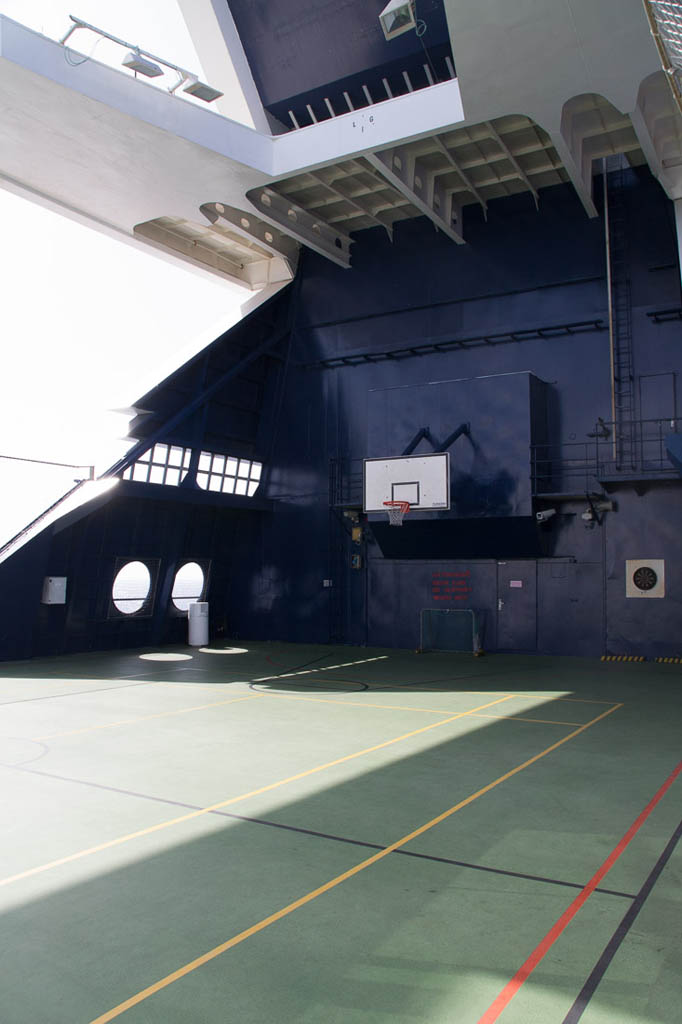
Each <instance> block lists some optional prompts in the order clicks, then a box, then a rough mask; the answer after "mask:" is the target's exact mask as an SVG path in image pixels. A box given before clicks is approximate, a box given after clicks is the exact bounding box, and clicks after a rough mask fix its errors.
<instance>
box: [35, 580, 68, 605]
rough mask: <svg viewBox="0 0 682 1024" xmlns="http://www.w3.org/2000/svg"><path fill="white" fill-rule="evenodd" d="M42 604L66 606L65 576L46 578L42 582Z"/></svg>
mask: <svg viewBox="0 0 682 1024" xmlns="http://www.w3.org/2000/svg"><path fill="white" fill-rule="evenodd" d="M41 602H42V603H43V604H66V576H46V577H45V579H44V580H43V596H42V597H41Z"/></svg>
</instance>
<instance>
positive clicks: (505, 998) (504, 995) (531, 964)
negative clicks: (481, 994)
mask: <svg viewBox="0 0 682 1024" xmlns="http://www.w3.org/2000/svg"><path fill="white" fill-rule="evenodd" d="M680 772H682V761H680V763H679V764H678V765H677V767H676V768H675V769H674V770H673V771H672V772H671V773H670V775H669V776H668V778H667V779H666V780H665V782H664V783H663V785H662V786H661V788H660V789H659V790H658V791H657V793H655V795H654V796H653V797H652V798H651V800H650V801H649V803H648V804H647V805H646V807H645V808H644V810H643V811H642V812H641V814H639V815H638V817H637V818H635V820H634V821H633V823H632V825H630V828H629V829H628V830H627V832H626V833H625V835H624V836H623V838H622V839H621V840H620V842H619V843H618V845H617V846H615V847H614V848H613V850H612V851H611V853H610V854H609V855H608V857H607V858H606V860H605V861H604V863H603V864H602V865H601V867H600V868H599V869H598V870H597V871H596V872H595V873H594V875H592V878H591V879H590V880H589V882H588V883H587V885H586V886H585V888H584V889H582V890H581V892H579V893H578V895H577V896H576V898H575V899H574V900H573V902H572V903H571V904H570V906H569V907H568V908H567V909H566V910H565V911H564V912H563V914H562V915H561V917H560V918H559V919H558V921H556V923H555V924H553V925H552V927H551V928H550V929H549V931H548V932H547V934H546V935H545V937H544V938H543V939H542V940H541V941H540V942H539V943H538V944H537V946H536V947H535V949H534V950H533V952H532V953H531V954H530V956H529V957H528V959H527V960H526V961H525V962H524V963H523V964H522V965H521V966H520V967H519V969H518V971H517V972H516V974H515V975H514V977H513V978H512V979H511V981H509V982H507V984H506V985H505V986H504V988H503V989H502V991H501V992H500V994H499V995H498V996H497V998H496V999H495V1000H494V1001H493V1002H492V1003H491V1004H490V1006H489V1007H488V1009H487V1010H486V1011H485V1013H484V1014H483V1016H482V1017H481V1018H480V1019H479V1021H478V1024H493V1022H494V1021H496V1020H497V1019H498V1017H499V1016H500V1014H501V1013H502V1011H503V1010H504V1008H505V1007H506V1006H507V1005H508V1003H510V1002H511V1000H512V999H513V998H514V996H515V995H516V993H517V992H518V991H519V989H520V988H521V986H522V985H523V983H524V982H525V981H526V979H527V978H528V977H529V976H530V975H531V974H532V972H533V971H534V970H535V968H536V967H537V965H538V964H539V963H540V961H541V960H542V959H543V957H544V956H545V954H546V953H548V952H549V950H550V949H551V948H552V946H553V945H554V943H555V942H556V940H557V939H558V938H559V936H560V935H561V933H562V932H563V931H564V930H565V928H566V927H567V926H568V924H570V922H571V921H572V920H573V918H574V917H575V915H576V914H577V913H578V911H579V910H580V908H581V907H582V906H583V904H584V903H586V902H587V900H588V899H589V898H590V896H591V895H592V893H593V892H594V890H595V889H596V888H597V886H598V885H599V883H600V882H601V880H602V878H603V877H604V875H606V874H607V873H608V872H609V871H610V870H611V868H612V867H613V865H614V864H615V863H616V861H617V860H618V858H619V857H620V855H621V853H623V851H624V850H625V849H626V847H627V846H629V844H630V842H631V841H632V840H633V839H634V837H635V835H636V834H637V832H639V830H640V828H641V827H642V825H643V824H644V822H645V821H646V819H647V818H648V817H649V815H650V814H651V812H652V811H653V809H654V807H655V806H656V804H657V803H659V801H660V800H661V798H662V797H663V796H664V794H665V793H666V792H667V791H668V790H669V789H670V787H671V786H672V784H673V782H674V781H675V779H676V778H677V776H678V775H679V774H680Z"/></svg>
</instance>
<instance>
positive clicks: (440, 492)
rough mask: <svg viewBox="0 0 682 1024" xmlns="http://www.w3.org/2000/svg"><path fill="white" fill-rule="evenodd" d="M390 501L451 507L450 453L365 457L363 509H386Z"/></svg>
mask: <svg viewBox="0 0 682 1024" xmlns="http://www.w3.org/2000/svg"><path fill="white" fill-rule="evenodd" d="M387 501H409V503H410V510H411V511H412V510H415V511H424V510H431V511H433V510H435V509H448V508H450V455H449V453H448V452H435V453H434V454H433V455H410V456H397V457H395V458H387V459H365V460H364V471H363V491H362V507H363V510H364V511H365V512H385V511H386V508H385V507H384V504H385V502H387Z"/></svg>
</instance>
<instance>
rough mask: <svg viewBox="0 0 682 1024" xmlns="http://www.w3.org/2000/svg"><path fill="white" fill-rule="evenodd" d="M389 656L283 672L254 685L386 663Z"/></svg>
mask: <svg viewBox="0 0 682 1024" xmlns="http://www.w3.org/2000/svg"><path fill="white" fill-rule="evenodd" d="M387 658H388V654H380V655H379V656H378V657H377V658H361V659H360V661H344V662H342V663H341V664H340V665H326V666H325V667H324V668H306V669H303V671H301V672H281V673H279V674H278V675H276V676H259V678H258V679H254V680H252V682H254V683H267V682H269V681H270V680H271V679H290V678H291V677H292V676H310V675H316V674H317V673H318V672H332V671H333V670H334V669H337V668H350V667H351V666H352V665H366V664H367V662H368V661H386V659H387Z"/></svg>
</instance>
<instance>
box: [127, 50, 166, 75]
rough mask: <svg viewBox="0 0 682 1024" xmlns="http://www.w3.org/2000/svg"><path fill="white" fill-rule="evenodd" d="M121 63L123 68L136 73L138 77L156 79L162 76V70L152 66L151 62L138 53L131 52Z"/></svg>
mask: <svg viewBox="0 0 682 1024" xmlns="http://www.w3.org/2000/svg"><path fill="white" fill-rule="evenodd" d="M121 63H122V64H123V67H124V68H130V70H131V71H137V73H138V74H139V75H146V76H147V78H158V77H159V75H162V74H163V68H160V67H159V65H158V64H154V63H153V62H152V61H151V60H147V59H146V57H143V56H142V55H141V54H140V53H139V51H135V50H131V51H130V53H127V54H126V55H125V57H124V58H123V60H122V61H121Z"/></svg>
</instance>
